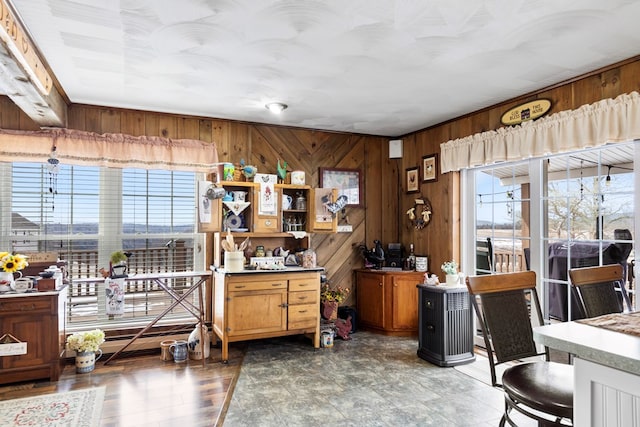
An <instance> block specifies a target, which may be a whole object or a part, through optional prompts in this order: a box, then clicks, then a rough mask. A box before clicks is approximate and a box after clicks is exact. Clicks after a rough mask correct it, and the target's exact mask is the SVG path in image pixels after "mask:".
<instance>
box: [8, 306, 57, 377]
mask: <svg viewBox="0 0 640 427" xmlns="http://www.w3.org/2000/svg"><path fill="white" fill-rule="evenodd" d="M1 326H2V333H10V334H11V335H13V336H14V337H16V338H17V339H18V340H20V341H22V342H26V343H27V354H21V355H16V356H3V357H2V368H3V369H10V368H27V367H31V366H38V365H45V364H48V363H51V361H53V360H56V359H57V358H58V330H57V329H58V319H57V318H56V316H55V315H52V314H50V312H48V313H38V312H30V313H29V314H13V315H10V316H6V317H5V318H3V319H2V323H1Z"/></svg>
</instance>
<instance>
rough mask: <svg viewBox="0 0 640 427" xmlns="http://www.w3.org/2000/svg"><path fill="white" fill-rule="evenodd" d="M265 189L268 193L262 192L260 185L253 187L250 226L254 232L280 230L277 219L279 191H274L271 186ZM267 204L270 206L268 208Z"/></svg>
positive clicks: (274, 231)
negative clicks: (252, 207) (251, 224)
mask: <svg viewBox="0 0 640 427" xmlns="http://www.w3.org/2000/svg"><path fill="white" fill-rule="evenodd" d="M272 190H274V191H272ZM266 191H268V193H264V194H263V193H262V192H261V190H260V187H256V188H255V189H254V194H253V206H254V209H253V228H252V231H253V232H254V233H276V232H278V231H280V230H279V228H280V227H279V226H280V222H279V220H278V209H279V206H280V203H279V200H278V198H279V197H280V194H281V193H279V192H278V191H275V188H273V187H268V188H267V190H266ZM263 202H264V203H263ZM267 203H269V204H267ZM268 206H271V208H268Z"/></svg>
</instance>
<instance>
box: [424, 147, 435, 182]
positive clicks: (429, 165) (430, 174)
mask: <svg viewBox="0 0 640 427" xmlns="http://www.w3.org/2000/svg"><path fill="white" fill-rule="evenodd" d="M437 180H438V154H437V153H436V154H429V155H428V156H423V157H422V182H436V181H437Z"/></svg>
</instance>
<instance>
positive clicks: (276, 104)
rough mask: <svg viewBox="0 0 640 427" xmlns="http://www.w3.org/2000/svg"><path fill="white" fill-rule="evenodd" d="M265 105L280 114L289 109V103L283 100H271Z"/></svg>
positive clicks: (274, 112)
mask: <svg viewBox="0 0 640 427" xmlns="http://www.w3.org/2000/svg"><path fill="white" fill-rule="evenodd" d="M265 107H266V108H267V110H269V111H271V112H272V113H273V114H280V113H282V112H283V111H284V110H286V109H287V107H288V105H287V104H283V103H282V102H270V103H269V104H267V105H265Z"/></svg>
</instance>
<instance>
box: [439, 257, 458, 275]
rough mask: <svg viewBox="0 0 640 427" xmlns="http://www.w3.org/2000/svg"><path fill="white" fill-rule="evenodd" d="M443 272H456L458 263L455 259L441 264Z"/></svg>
mask: <svg viewBox="0 0 640 427" xmlns="http://www.w3.org/2000/svg"><path fill="white" fill-rule="evenodd" d="M441 268H442V271H444V273H445V274H458V263H457V262H456V260H452V261H447V262H445V263H444V264H442V266H441Z"/></svg>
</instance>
